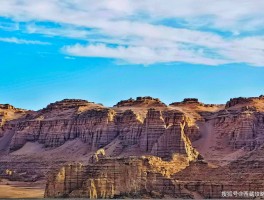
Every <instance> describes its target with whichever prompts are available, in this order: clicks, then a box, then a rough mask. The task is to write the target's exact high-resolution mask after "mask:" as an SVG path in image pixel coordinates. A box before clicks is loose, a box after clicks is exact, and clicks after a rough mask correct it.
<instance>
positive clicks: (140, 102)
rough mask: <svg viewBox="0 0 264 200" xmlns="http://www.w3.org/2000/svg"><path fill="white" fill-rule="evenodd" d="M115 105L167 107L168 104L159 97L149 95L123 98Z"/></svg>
mask: <svg viewBox="0 0 264 200" xmlns="http://www.w3.org/2000/svg"><path fill="white" fill-rule="evenodd" d="M114 107H166V104H165V103H163V102H162V101H160V99H158V98H153V97H149V96H147V97H137V98H136V99H132V98H130V99H128V100H123V101H120V102H118V103H117V104H116V105H115V106H114Z"/></svg>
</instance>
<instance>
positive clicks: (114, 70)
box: [0, 0, 264, 110]
mask: <svg viewBox="0 0 264 200" xmlns="http://www.w3.org/2000/svg"><path fill="white" fill-rule="evenodd" d="M263 9H264V2H261V1H259V0H250V1H249V0H222V1H215V2H214V3H211V1H210V0H184V1H183V0H182V1H174V0H142V1H135V0H101V1H92V0H71V1H70V0H60V1H59V0H45V1H35V0H2V1H0V55H1V62H0V71H1V78H0V103H10V104H13V105H15V106H16V107H22V108H27V109H35V110H36V109H40V108H43V107H45V106H46V105H47V104H48V103H50V102H54V101H57V100H61V99H64V98H81V99H86V100H89V101H94V102H98V103H103V104H104V105H106V106H112V105H114V104H115V103H117V102H118V101H119V100H122V99H127V98H130V97H133V98H135V97H137V96H153V97H158V98H160V99H161V100H162V101H164V102H165V103H167V104H168V103H171V102H174V101H181V100H182V99H183V98H185V97H197V98H199V99H200V100H201V101H203V102H206V103H224V102H226V101H227V100H228V99H229V98H231V97H238V96H245V97H247V96H259V95H261V94H263V93H264V91H263V88H264V87H263V86H264V78H263V77H264V13H263Z"/></svg>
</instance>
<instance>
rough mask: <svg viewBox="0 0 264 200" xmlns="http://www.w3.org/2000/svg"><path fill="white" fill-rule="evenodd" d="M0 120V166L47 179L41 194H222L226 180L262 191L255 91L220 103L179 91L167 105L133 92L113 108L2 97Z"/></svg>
mask: <svg viewBox="0 0 264 200" xmlns="http://www.w3.org/2000/svg"><path fill="white" fill-rule="evenodd" d="M0 119H1V125H0V156H1V159H0V164H1V165H0V174H1V175H2V174H4V178H8V179H10V180H11V179H12V180H27V181H33V180H34V181H35V180H38V179H40V178H43V179H44V178H45V180H47V183H46V190H45V197H84V198H125V197H130V198H222V194H223V192H224V191H226V190H227V191H228V189H230V187H231V186H232V188H231V189H232V190H236V191H242V190H244V191H245V190H249V189H251V190H256V191H261V190H263V191H264V186H263V184H262V182H259V178H258V176H260V174H264V169H263V167H262V164H263V162H262V161H263V143H264V98H263V96H260V97H252V98H234V99H231V100H230V101H229V102H227V103H226V104H225V105H224V104H219V105H213V104H204V103H201V102H199V100H198V99H195V98H186V99H184V100H183V101H182V102H175V103H172V104H169V106H167V105H165V104H164V103H162V102H161V101H160V100H159V99H157V98H152V97H138V98H136V99H128V100H124V101H120V102H119V103H117V105H115V106H113V107H104V106H103V105H101V104H96V103H93V102H88V101H85V100H78V99H77V100H75V99H66V100H63V101H59V102H55V103H52V104H50V105H48V106H47V107H46V108H44V109H42V110H39V111H27V110H22V109H17V108H14V107H13V106H10V105H0ZM2 155H3V156H2ZM34 166H36V167H34ZM35 168H36V169H35ZM7 170H8V172H10V171H11V172H12V174H11V175H10V174H6V171H7ZM255 172H256V173H255ZM242 182H243V183H247V184H244V185H243V184H241V183H242ZM249 185H250V186H249Z"/></svg>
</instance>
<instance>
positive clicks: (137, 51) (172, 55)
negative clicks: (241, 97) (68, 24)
mask: <svg viewBox="0 0 264 200" xmlns="http://www.w3.org/2000/svg"><path fill="white" fill-rule="evenodd" d="M63 50H64V51H65V52H67V53H68V54H70V55H73V56H85V57H86V56H87V57H104V58H114V59H120V60H123V61H126V62H128V63H134V64H147V65H148V64H154V63H169V62H179V61H180V62H187V63H195V64H206V65H218V64H225V63H226V62H225V61H224V60H220V59H211V58H206V57H204V56H201V55H199V54H200V53H201V52H199V51H197V52H191V51H186V50H181V49H179V48H177V47H167V48H164V47H156V48H149V47H146V46H130V47H125V46H121V45H120V46H117V47H109V46H106V45H105V44H95V45H87V46H82V45H80V44H76V45H74V46H66V47H64V49H63Z"/></svg>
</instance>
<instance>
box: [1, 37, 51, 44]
mask: <svg viewBox="0 0 264 200" xmlns="http://www.w3.org/2000/svg"><path fill="white" fill-rule="evenodd" d="M0 42H8V43H15V44H36V45H49V44H50V43H48V42H41V41H36V40H24V39H19V38H15V37H11V38H0Z"/></svg>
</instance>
